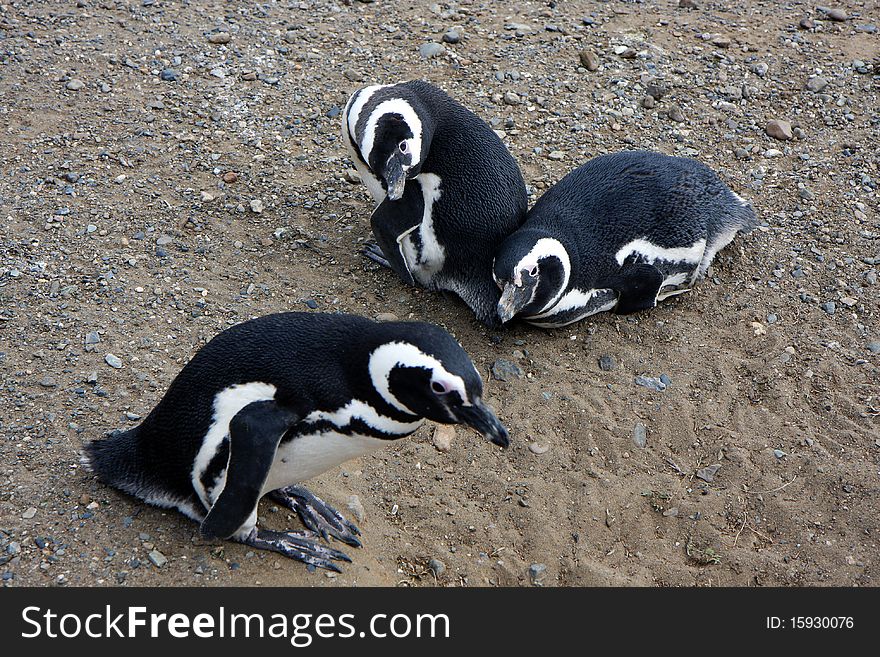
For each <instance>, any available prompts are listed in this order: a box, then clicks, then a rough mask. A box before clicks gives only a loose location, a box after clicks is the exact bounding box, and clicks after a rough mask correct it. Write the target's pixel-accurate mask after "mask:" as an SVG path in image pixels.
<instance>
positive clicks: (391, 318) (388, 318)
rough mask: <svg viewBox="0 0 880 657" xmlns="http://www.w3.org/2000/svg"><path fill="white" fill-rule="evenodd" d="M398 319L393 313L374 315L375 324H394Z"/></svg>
mask: <svg viewBox="0 0 880 657" xmlns="http://www.w3.org/2000/svg"><path fill="white" fill-rule="evenodd" d="M399 319H400V318H399V317H398V316H397V315H395V314H394V313H379V314H378V315H376V321H377V322H396V321H398V320H399Z"/></svg>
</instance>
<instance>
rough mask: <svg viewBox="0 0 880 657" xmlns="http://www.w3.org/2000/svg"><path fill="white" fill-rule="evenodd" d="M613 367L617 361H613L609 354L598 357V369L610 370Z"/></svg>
mask: <svg viewBox="0 0 880 657" xmlns="http://www.w3.org/2000/svg"><path fill="white" fill-rule="evenodd" d="M615 367H617V363H615V362H614V359H613V358H612V357H611V356H602V357H601V358H599V369H601V370H602V371H603V372H610V371H611V370H613V369H614V368H615Z"/></svg>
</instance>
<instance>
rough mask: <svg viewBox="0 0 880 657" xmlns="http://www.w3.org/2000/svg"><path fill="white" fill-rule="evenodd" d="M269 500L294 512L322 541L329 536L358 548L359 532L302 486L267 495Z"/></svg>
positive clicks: (282, 489) (289, 487)
mask: <svg viewBox="0 0 880 657" xmlns="http://www.w3.org/2000/svg"><path fill="white" fill-rule="evenodd" d="M269 497H270V499H272V500H274V501H276V502H278V503H279V504H283V505H284V506H286V507H287V508H288V509H290V510H291V511H296V514H297V515H298V516H299V518H300V520H302V523H303V524H304V525H305V526H306V527H308V528H309V529H310V530H312V531H313V532H315V533H316V534H319V535H320V536H321V537H323V538H324V540H328V539H329V537H330V536H332V537H333V538H335V539H336V540H338V541H342V542H343V543H345V544H347V545H351V546H353V547H360V546H361V542H360V541H359V540H358V539H357V537H358V536H360V533H361V532H360V530H359V529H358V528H357V527H356V526H355V525H354V524H353V523H351V522H349V521H348V520H346V519H345V517H343V515H342V514H341V513H339V511H337V510H336V509H334V508H333V507H331V506H330V505H329V504H327V503H326V502H324V500H322V499H321V498H319V497H318V496H317V495H315V494H314V493H311V492H309V491H308V490H306V489H305V488H303V487H302V486H288V487H287V488H279V489H278V490H274V491H272V492H271V493H269Z"/></svg>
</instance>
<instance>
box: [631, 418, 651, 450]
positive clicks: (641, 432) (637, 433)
mask: <svg viewBox="0 0 880 657" xmlns="http://www.w3.org/2000/svg"><path fill="white" fill-rule="evenodd" d="M632 441H633V445H635V446H636V447H641V448H644V447H645V446H646V445H647V444H648V429H647V427H645V425H644V424H642V423H641V422H638V423H636V426H635V427H634V428H633V435H632Z"/></svg>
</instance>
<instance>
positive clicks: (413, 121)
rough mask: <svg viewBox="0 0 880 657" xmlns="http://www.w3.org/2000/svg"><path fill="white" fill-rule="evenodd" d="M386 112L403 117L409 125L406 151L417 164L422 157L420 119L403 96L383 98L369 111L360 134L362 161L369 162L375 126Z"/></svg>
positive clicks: (373, 142)
mask: <svg viewBox="0 0 880 657" xmlns="http://www.w3.org/2000/svg"><path fill="white" fill-rule="evenodd" d="M388 114H397V115H398V116H401V117H403V120H404V121H405V122H406V124H407V125H408V126H409V129H410V131H411V132H412V133H413V136H412V137H411V138H410V139H407V140H406V142H407V147H408V151H409V152H410V153H411V155H412V157H411V161H412V163H413V165H415V164H418V163H419V162H420V161H421V159H422V120H421V119H420V118H419V115H418V114H416V111H415V110H414V109H413V107H412V105H410V104H409V103H408V102H407V101H405V100H404V99H403V98H392V99H390V100H384V101H382V102H381V103H379V104H378V105H376V107H375V108H374V109H373V111H372V112H370V117H369V118H368V119H367V125H366V126H364V134H363V135H362V136H361V144H360V146H361V155H363V157H364V161H366V162H367V163H368V164H369V162H370V154H371V153H372V152H373V146H374V145H375V141H376V127H377V126H378V125H379V120H380V119H381V118H382V117H383V116H385V115H388Z"/></svg>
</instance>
